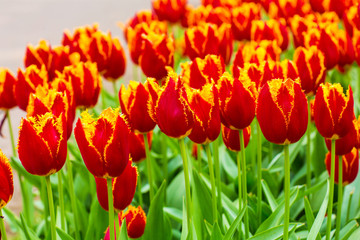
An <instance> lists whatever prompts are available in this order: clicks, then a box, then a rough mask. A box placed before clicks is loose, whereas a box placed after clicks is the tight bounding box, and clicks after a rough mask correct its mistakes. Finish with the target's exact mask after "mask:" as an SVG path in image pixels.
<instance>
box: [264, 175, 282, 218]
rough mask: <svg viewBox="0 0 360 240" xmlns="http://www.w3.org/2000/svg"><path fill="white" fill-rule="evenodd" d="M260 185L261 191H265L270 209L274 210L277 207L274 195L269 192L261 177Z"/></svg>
mask: <svg viewBox="0 0 360 240" xmlns="http://www.w3.org/2000/svg"><path fill="white" fill-rule="evenodd" d="M261 186H262V188H263V191H264V193H265V196H266V199H267V200H268V202H269V205H270V208H271V211H273V212H274V211H275V209H276V208H277V207H278V203H277V202H276V199H275V197H274V195H273V194H272V193H271V190H270V188H269V186H268V184H267V183H266V181H265V180H263V179H262V180H261Z"/></svg>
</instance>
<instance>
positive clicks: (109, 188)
mask: <svg viewBox="0 0 360 240" xmlns="http://www.w3.org/2000/svg"><path fill="white" fill-rule="evenodd" d="M106 181H107V194H108V203H109V204H108V205H109V209H108V210H109V229H110V240H115V229H114V203H113V191H112V179H111V178H108V179H106Z"/></svg>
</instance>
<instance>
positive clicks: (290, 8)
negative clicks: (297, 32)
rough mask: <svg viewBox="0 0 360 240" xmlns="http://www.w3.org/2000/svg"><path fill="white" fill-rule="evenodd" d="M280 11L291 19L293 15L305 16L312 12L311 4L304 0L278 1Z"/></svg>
mask: <svg viewBox="0 0 360 240" xmlns="http://www.w3.org/2000/svg"><path fill="white" fill-rule="evenodd" d="M277 6H278V7H279V13H280V16H281V17H284V18H286V19H289V18H290V17H292V16H295V15H298V16H303V15H305V14H307V13H310V6H309V5H308V4H307V2H306V1H304V0H295V1H294V0H283V1H278V2H277Z"/></svg>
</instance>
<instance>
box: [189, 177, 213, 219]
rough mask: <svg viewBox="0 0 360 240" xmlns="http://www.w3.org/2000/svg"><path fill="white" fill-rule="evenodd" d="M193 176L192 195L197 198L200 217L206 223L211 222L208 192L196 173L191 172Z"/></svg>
mask: <svg viewBox="0 0 360 240" xmlns="http://www.w3.org/2000/svg"><path fill="white" fill-rule="evenodd" d="M193 176H194V179H193V180H194V191H193V195H195V194H196V196H197V200H198V201H199V207H200V210H201V213H202V216H203V217H204V219H205V220H206V221H208V222H213V215H212V211H210V210H211V209H212V206H211V195H210V192H209V190H208V188H207V187H206V185H205V183H204V182H203V181H202V179H201V178H200V176H199V174H198V173H197V172H196V171H193Z"/></svg>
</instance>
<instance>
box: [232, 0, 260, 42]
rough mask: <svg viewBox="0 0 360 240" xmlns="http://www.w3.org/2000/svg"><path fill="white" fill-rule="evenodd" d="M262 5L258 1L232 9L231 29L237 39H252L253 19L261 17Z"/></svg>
mask: <svg viewBox="0 0 360 240" xmlns="http://www.w3.org/2000/svg"><path fill="white" fill-rule="evenodd" d="M260 9H261V8H260V5H259V4H256V3H252V2H250V3H246V2H245V3H243V4H242V5H240V6H239V7H236V8H233V9H231V13H232V15H231V16H232V18H231V20H232V23H231V29H232V32H233V34H234V38H235V39H236V40H239V41H241V40H250V38H251V26H252V21H254V20H259V19H260V15H261V14H260Z"/></svg>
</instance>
